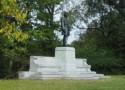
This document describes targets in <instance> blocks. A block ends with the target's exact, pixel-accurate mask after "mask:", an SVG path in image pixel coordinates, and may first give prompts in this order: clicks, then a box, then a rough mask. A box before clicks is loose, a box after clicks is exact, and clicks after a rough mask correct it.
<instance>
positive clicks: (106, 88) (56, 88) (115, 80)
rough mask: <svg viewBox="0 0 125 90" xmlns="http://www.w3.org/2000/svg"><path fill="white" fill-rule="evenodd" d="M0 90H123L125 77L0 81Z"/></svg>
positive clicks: (124, 88)
mask: <svg viewBox="0 0 125 90" xmlns="http://www.w3.org/2000/svg"><path fill="white" fill-rule="evenodd" d="M0 90H125V76H112V77H111V78H108V79H99V80H0Z"/></svg>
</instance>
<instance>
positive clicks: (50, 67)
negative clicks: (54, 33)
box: [19, 47, 105, 79]
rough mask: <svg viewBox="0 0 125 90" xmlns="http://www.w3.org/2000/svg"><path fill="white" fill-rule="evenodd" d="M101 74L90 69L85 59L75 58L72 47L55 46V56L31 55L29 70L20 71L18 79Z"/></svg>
mask: <svg viewBox="0 0 125 90" xmlns="http://www.w3.org/2000/svg"><path fill="white" fill-rule="evenodd" d="M104 77H105V76H104V75H103V74H97V73H96V72H94V71H91V66H90V65H88V64H87V60H86V59H78V58H75V49H74V48H73V47H56V49H55V57H43V56H31V57H30V69H29V71H20V72H19V79H62V78H63V79H99V78H104Z"/></svg>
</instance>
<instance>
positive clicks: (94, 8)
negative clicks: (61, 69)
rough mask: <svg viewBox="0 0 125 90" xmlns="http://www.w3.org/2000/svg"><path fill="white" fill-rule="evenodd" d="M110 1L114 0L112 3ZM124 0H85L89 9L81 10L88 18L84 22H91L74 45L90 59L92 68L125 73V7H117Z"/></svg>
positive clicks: (78, 51)
mask: <svg viewBox="0 0 125 90" xmlns="http://www.w3.org/2000/svg"><path fill="white" fill-rule="evenodd" d="M109 1H111V2H110V5H109ZM118 1H120V0H118ZM120 2H121V1H120ZM120 2H117V3H116V2H115V1H113V0H96V1H95V0H85V2H84V7H85V8H86V11H84V12H83V11H82V10H81V11H79V12H82V13H81V14H83V13H84V15H83V16H85V17H84V18H83V19H81V22H84V21H85V22H86V21H87V22H86V25H87V27H88V29H87V30H86V32H85V33H84V34H83V35H81V36H80V38H79V40H78V41H76V42H74V43H73V46H75V47H76V51H77V56H78V57H82V58H87V59H88V62H89V63H90V64H91V65H92V69H94V70H96V71H98V72H104V73H106V74H125V71H124V69H123V68H124V67H125V64H124V63H125V60H124V59H125V56H124V54H125V47H124V45H125V43H124V42H125V38H124V37H125V20H124V17H123V14H122V13H121V10H122V12H123V8H124V7H117V6H118V5H121V4H120ZM112 6H114V7H112ZM120 9H121V10H120ZM79 18H80V17H79ZM81 18H82V17H81ZM78 27H79V26H78Z"/></svg>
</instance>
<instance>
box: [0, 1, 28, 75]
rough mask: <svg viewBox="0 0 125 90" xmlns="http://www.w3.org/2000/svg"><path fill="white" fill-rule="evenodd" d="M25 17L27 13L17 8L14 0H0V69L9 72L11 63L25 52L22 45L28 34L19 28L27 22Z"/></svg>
mask: <svg viewBox="0 0 125 90" xmlns="http://www.w3.org/2000/svg"><path fill="white" fill-rule="evenodd" d="M26 17H27V13H24V12H23V10H22V8H19V6H18V4H17V1H16V0H8V1H6V0H1V1H0V53H2V54H1V62H4V64H3V67H5V68H2V71H4V70H5V71H6V72H8V73H10V72H11V71H12V66H13V63H14V62H16V61H18V60H19V58H22V57H20V55H21V54H23V53H25V52H26V48H25V47H24V46H25V42H26V40H27V39H28V38H29V35H28V33H27V32H25V31H22V29H21V28H20V26H21V25H22V24H23V23H27V22H26ZM19 61H20V60H19ZM1 64H2V63H1ZM6 68H7V69H6ZM0 71H1V70H0ZM1 74H3V73H1ZM6 75H7V73H6ZM6 75H5V76H4V77H6Z"/></svg>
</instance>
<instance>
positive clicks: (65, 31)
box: [61, 12, 70, 46]
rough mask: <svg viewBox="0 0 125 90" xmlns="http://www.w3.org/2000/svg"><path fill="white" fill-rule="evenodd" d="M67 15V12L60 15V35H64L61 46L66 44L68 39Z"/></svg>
mask: <svg viewBox="0 0 125 90" xmlns="http://www.w3.org/2000/svg"><path fill="white" fill-rule="evenodd" d="M67 16H68V15H67V13H66V12H63V15H62V17H61V29H62V35H64V36H63V46H66V45H67V39H68V36H69V35H70V26H69V22H68V19H67Z"/></svg>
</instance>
